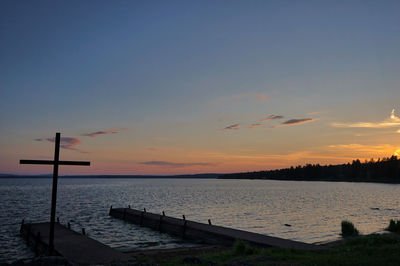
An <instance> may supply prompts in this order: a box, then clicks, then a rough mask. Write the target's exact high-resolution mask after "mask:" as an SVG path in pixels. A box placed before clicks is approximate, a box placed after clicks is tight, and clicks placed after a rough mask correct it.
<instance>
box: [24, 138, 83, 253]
mask: <svg viewBox="0 0 400 266" xmlns="http://www.w3.org/2000/svg"><path fill="white" fill-rule="evenodd" d="M60 140H61V134H60V133H56V138H55V142H54V144H55V149H54V160H53V161H51V160H20V161H19V163H20V164H46V165H53V189H52V197H51V214H50V233H49V253H50V255H53V254H52V253H53V251H54V223H55V216H56V201H57V179H58V166H59V165H86V166H88V165H90V162H78V161H60V160H59V155H60Z"/></svg>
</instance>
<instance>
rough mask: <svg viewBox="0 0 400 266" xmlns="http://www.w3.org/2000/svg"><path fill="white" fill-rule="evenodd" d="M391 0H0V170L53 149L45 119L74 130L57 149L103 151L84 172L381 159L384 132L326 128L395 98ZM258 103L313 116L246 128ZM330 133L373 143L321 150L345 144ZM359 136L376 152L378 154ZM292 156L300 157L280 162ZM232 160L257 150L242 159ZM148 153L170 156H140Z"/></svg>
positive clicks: (386, 139) (399, 62) (367, 118)
mask: <svg viewBox="0 0 400 266" xmlns="http://www.w3.org/2000/svg"><path fill="white" fill-rule="evenodd" d="M399 7H400V3H399V2H398V1H323V2H321V1H292V2H289V1H288V2H283V1H2V2H1V3H0V33H1V42H0V47H1V49H0V87H1V91H0V96H1V97H0V102H1V104H0V126H1V130H2V133H3V134H2V136H1V137H0V144H1V146H3V147H4V148H3V149H2V151H0V159H1V160H2V161H3V164H1V165H0V170H1V171H2V172H12V173H25V172H28V173H30V171H33V172H36V171H39V172H43V171H46V169H42V168H40V169H39V170H32V169H33V168H32V169H31V168H29V169H28V168H24V169H25V170H24V169H22V168H21V166H19V165H17V163H16V162H17V159H19V157H20V156H23V155H26V156H37V155H38V154H43V155H44V156H45V155H47V154H51V143H50V142H49V143H46V142H42V141H41V142H38V141H34V139H46V138H49V137H51V136H53V135H54V133H55V132H58V131H61V133H62V134H63V136H68V137H71V138H76V139H79V141H80V143H79V145H78V144H76V145H77V146H76V147H78V146H79V147H80V150H84V151H85V153H79V152H77V150H68V149H66V151H65V156H67V157H68V156H70V157H74V158H75V157H82V158H86V159H87V158H89V159H90V158H92V159H93V160H95V161H96V160H97V161H98V162H101V163H99V164H98V165H99V166H98V167H97V168H96V167H92V168H91V169H94V170H85V171H89V172H88V173H91V172H90V171H93V172H96V173H101V172H104V171H111V172H112V173H116V174H118V173H133V174H134V173H164V172H165V173H186V172H208V171H213V172H215V171H222V172H229V171H240V170H243V171H244V170H251V169H254V170H257V169H264V168H266V169H267V168H276V167H283V166H288V165H291V164H297V163H306V162H326V163H328V162H343V161H346V160H350V159H351V158H354V157H361V158H364V157H365V158H369V157H371V156H374V154H377V156H383V155H387V156H389V155H391V154H393V152H395V151H396V150H397V149H398V148H400V147H399V146H400V141H399V140H398V137H399V136H400V135H398V133H397V132H396V130H395V129H391V130H389V129H388V128H357V127H356V128H354V127H336V126H332V125H335V123H336V124H337V123H342V124H343V123H356V122H371V123H372V122H379V121H383V120H385V119H388V117H389V116H390V114H391V111H392V109H396V108H397V109H398V108H400V106H399V99H400V86H399V84H400V76H399V69H400V52H399V47H400V18H399V16H398V12H399V10H400V9H399ZM270 115H281V116H283V117H284V118H282V120H281V121H280V122H284V121H287V120H290V119H305V118H310V119H312V120H310V121H311V122H309V123H305V124H298V125H297V124H293V125H291V126H285V127H276V128H271V125H274V124H273V123H272V122H275V121H269V122H267V123H260V124H262V125H260V126H259V127H257V129H254V130H246V129H248V128H249V127H251V125H252V124H259V121H260V120H262V119H263V118H265V117H268V116H270ZM285 119H286V120H285ZM235 124H238V125H239V126H238V128H237V129H234V130H224V128H226V127H229V126H230V125H235ZM395 126H396V125H393V127H395ZM399 128H400V127H399ZM113 130H114V131H117V132H118V133H110V134H102V135H98V136H96V137H87V136H86V137H85V136H82V135H84V134H88V133H93V132H98V131H101V132H111V131H113ZM338 145H353V146H348V147H356V146H354V145H362V147H364V146H368V145H369V147H370V148H371V149H369V150H368V149H367V150H368V152H365V149H361V150H360V151H358V152H356V153H355V152H354V149H352V150H351V151H348V150H346V149H344V150H340V151H337V153H338V154H340V156H339V155H337V157H334V155H332V154H331V151H330V150H329V147H344V146H338ZM385 145H387V146H385ZM372 146H373V147H378V146H379V147H386V148H382V150H384V152H382V153H377V152H375V151H376V149H373V147H372ZM357 147H359V146H357ZM149 151H151V152H149ZM363 151H364V152H363ZM304 152H308V153H312V154H313V156H310V157H309V158H305V159H304V158H303V157H302V156H297V157H296V156H294V157H293V159H291V160H286V159H285V160H283V159H281V160H280V161H279V156H284V155H286V156H287V157H288V158H289V157H290V154H303V153H304ZM374 152H375V153H374ZM327 153H329V154H331V155H330V156H329V158H331V159H327V158H325V157H326V154H327ZM105 154H107V155H105ZM209 154H223V155H224V156H222V155H221V156H222V157H218V156H217V157H215V158H214V159H210V157H209ZM335 154H336V153H335ZM233 155H234V156H237V158H236V157H235V158H236V159H232V160H233V161H235V160H236V161H235V162H234V163H233V162H232V163H229V161H230V160H231V159H228V158H230V157H229V156H233ZM243 156H244V157H246V158H251V156H253V157H254V156H255V159H254V161H257V160H259V161H258V162H257V163H255V164H251V159H248V162H246V163H244V162H243V164H241V162H242V161H245V159H243ZM257 156H266V158H265V159H262V158H264V157H262V158H261V159H260V158H258V157H257ZM271 156H278V157H277V159H276V161H274V162H271V160H270V158H271ZM318 156H319V157H318ZM120 157H121V159H118V158H120ZM241 158H242V159H241ZM274 158H275V157H274ZM290 158H291V157H290ZM302 158H303V159H302ZM118 160H119V161H118ZM210 160H211V161H213V163H214V164H213V165H211V163H210ZM241 160H242V161H241ZM153 161H154V162H159V161H162V162H166V163H171V164H170V165H171V167H170V168H168V169H165V168H162V167H160V165H159V164H158V165H157V164H154V167H152V165H151V164H142V162H153ZM174 163H175V166H177V165H182V163H187V167H180V166H177V167H173V165H174ZM202 163H209V164H210V165H208V166H209V167H208V168H207V167H206V164H204V165H202ZM108 164H110V165H108ZM196 164H197V165H196ZM165 165H166V164H164V166H165ZM240 165H241V166H240ZM193 166H195V167H194V168H193ZM191 167H192V168H191ZM110 169H111V170H110ZM68 171H75V170H69V169H67V171H66V172H68ZM76 171H81V170H76Z"/></svg>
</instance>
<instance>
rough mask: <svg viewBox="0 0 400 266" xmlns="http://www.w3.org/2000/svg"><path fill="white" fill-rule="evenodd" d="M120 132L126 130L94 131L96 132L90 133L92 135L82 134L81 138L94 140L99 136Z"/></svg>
mask: <svg viewBox="0 0 400 266" xmlns="http://www.w3.org/2000/svg"><path fill="white" fill-rule="evenodd" d="M122 130H126V128H117V129H109V130H105V131H96V132H92V133H86V134H82V136H85V137H92V138H94V137H97V136H100V135H108V134H117V133H119V132H120V131H122Z"/></svg>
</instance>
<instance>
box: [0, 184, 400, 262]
mask: <svg viewBox="0 0 400 266" xmlns="http://www.w3.org/2000/svg"><path fill="white" fill-rule="evenodd" d="M51 182H52V179H50V178H14V179H13V178H3V179H0V202H1V205H0V209H1V211H0V236H1V237H0V247H1V249H0V262H10V261H13V260H16V259H20V258H27V257H32V256H33V253H32V252H31V251H30V250H29V249H28V248H27V247H26V245H25V242H24V240H23V239H22V238H21V237H20V235H19V226H20V223H21V220H22V219H25V221H26V222H41V221H48V220H49V217H50V199H51ZM399 195H400V185H393V184H376V183H346V182H311V181H273V180H227V179H224V180H219V179H145V178H141V179H101V178H60V179H59V186H58V198H57V216H58V217H60V220H61V223H63V224H66V223H67V222H68V221H69V222H70V223H71V227H72V229H73V230H75V231H78V232H80V231H81V228H82V227H83V228H85V229H86V232H87V234H88V236H90V237H92V238H94V239H96V240H99V241H101V242H102V243H104V244H107V245H109V246H111V247H114V248H117V249H119V250H128V249H134V248H136V249H145V248H170V247H177V246H182V245H190V244H187V243H184V242H182V241H181V240H180V239H178V238H175V237H171V236H168V235H166V234H160V233H158V232H154V231H151V230H150V229H146V228H140V227H139V226H137V225H133V224H129V223H125V222H124V221H121V220H118V219H115V218H112V217H109V216H108V211H109V208H110V205H112V206H114V207H127V206H128V205H131V207H132V208H135V209H143V208H146V210H147V211H148V212H155V213H161V212H162V211H165V213H166V215H169V216H174V217H179V218H181V217H182V214H185V216H186V219H189V220H194V221H198V222H203V223H207V220H208V219H211V221H212V223H213V224H215V225H221V226H227V227H232V228H236V229H243V230H247V231H252V232H256V233H260V234H266V235H270V236H277V237H281V238H287V239H293V240H298V241H303V242H307V243H314V242H322V241H329V240H335V239H337V238H339V237H340V236H339V234H340V223H341V221H342V220H344V219H347V220H350V221H352V222H353V223H354V224H355V226H356V227H357V228H358V229H359V230H360V232H361V233H363V234H368V233H372V232H377V231H381V230H383V228H385V227H386V226H387V225H388V224H389V220H390V219H400V197H399ZM285 224H290V225H291V226H290V227H288V226H285Z"/></svg>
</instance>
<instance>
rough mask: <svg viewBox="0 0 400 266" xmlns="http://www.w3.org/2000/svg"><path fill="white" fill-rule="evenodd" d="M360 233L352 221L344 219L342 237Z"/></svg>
mask: <svg viewBox="0 0 400 266" xmlns="http://www.w3.org/2000/svg"><path fill="white" fill-rule="evenodd" d="M359 234H360V233H359V232H358V230H357V229H356V228H355V226H354V224H353V223H352V222H350V221H342V237H352V236H358V235H359Z"/></svg>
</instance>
